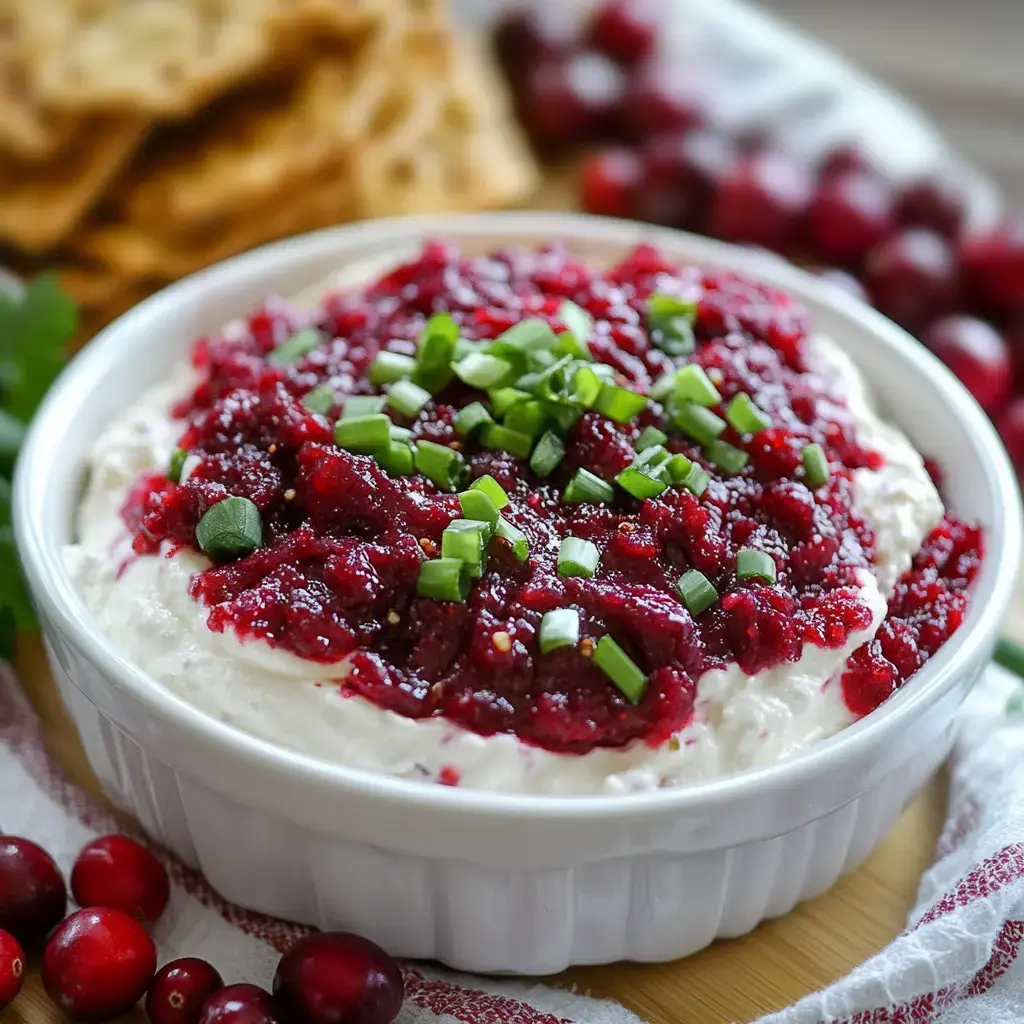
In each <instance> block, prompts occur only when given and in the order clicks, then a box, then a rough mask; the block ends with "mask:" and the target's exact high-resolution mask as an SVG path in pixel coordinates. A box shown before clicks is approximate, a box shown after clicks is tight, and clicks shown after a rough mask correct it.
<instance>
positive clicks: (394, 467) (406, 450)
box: [373, 439, 416, 476]
mask: <svg viewBox="0 0 1024 1024" xmlns="http://www.w3.org/2000/svg"><path fill="white" fill-rule="evenodd" d="M373 457H374V459H376V460H377V465H378V466H380V468H381V469H383V470H384V472H385V473H388V474H390V475H391V476H411V475H412V471H413V470H414V469H415V468H416V455H415V453H414V452H413V449H412V445H411V444H408V443H406V442H405V441H395V440H393V439H392V441H391V444H389V445H388V446H387V448H382V449H381V450H380V451H379V452H374V453H373Z"/></svg>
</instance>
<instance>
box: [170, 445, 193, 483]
mask: <svg viewBox="0 0 1024 1024" xmlns="http://www.w3.org/2000/svg"><path fill="white" fill-rule="evenodd" d="M187 458H188V452H187V451H185V449H184V448H175V449H174V451H173V452H171V460H170V462H169V463H168V464H167V479H168V480H170V481H171V483H172V484H180V483H181V471H182V470H183V469H184V468H185V460H186V459H187Z"/></svg>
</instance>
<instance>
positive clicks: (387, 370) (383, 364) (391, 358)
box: [366, 349, 416, 387]
mask: <svg viewBox="0 0 1024 1024" xmlns="http://www.w3.org/2000/svg"><path fill="white" fill-rule="evenodd" d="M415 369H416V360H415V359H413V357H412V356H403V355H402V354H401V353H400V352H388V351H387V350H386V349H384V350H382V351H380V352H378V353H377V356H376V358H375V359H374V360H373V362H372V363H370V368H369V370H367V371H366V377H367V379H368V380H369V382H370V383H371V384H375V385H376V386H377V387H380V386H381V385H382V384H393V383H394V382H395V381H396V380H402V378H403V377H411V376H412V373H413V371H414V370H415Z"/></svg>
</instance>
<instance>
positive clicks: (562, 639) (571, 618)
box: [540, 608, 580, 654]
mask: <svg viewBox="0 0 1024 1024" xmlns="http://www.w3.org/2000/svg"><path fill="white" fill-rule="evenodd" d="M579 642H580V613H579V612H578V611H576V609H575V608H556V609H555V610H554V611H551V612H545V613H544V618H542V619H541V620H540V653H541V654H550V653H551V652H552V651H557V650H558V649H559V648H560V647H575V646H576V645H577V644H578V643H579Z"/></svg>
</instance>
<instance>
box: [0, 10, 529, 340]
mask: <svg viewBox="0 0 1024 1024" xmlns="http://www.w3.org/2000/svg"><path fill="white" fill-rule="evenodd" d="M510 110H511V108H510V106H509V103H508V98H507V96H506V93H505V91H504V85H503V83H502V82H501V80H500V78H499V76H498V75H497V74H496V73H495V72H494V70H493V68H492V66H491V62H490V55H489V53H488V52H487V51H486V49H485V47H484V46H483V44H481V43H480V42H479V41H477V40H474V39H469V38H464V37H462V36H460V35H459V34H457V33H455V32H454V31H452V29H451V26H450V24H449V18H448V12H447V9H446V4H445V0H0V246H2V247H4V248H3V249H0V262H7V263H9V264H10V265H12V266H14V267H15V269H21V270H23V271H25V272H31V271H32V270H33V269H36V268H39V267H43V266H56V267H57V268H58V269H59V271H60V273H61V276H62V280H63V282H64V284H65V286H66V287H67V288H68V289H69V290H70V291H71V292H72V294H73V295H74V296H75V297H76V298H77V299H78V300H79V302H80V303H81V304H82V307H83V309H84V311H85V314H86V322H87V324H88V325H89V326H90V327H92V328H95V327H97V326H99V325H101V324H102V323H104V322H106V321H108V320H110V319H112V318H113V317H114V316H116V315H117V314H119V313H120V312H122V311H123V310H124V309H126V308H128V307H129V306H131V305H132V304H134V303H135V302H137V301H138V300H139V299H140V298H142V297H144V296H145V295H147V294H149V293H151V292H153V291H156V290H157V289H159V288H160V287H162V286H163V285H165V284H166V283H168V282H169V281H172V280H174V279H176V278H179V277H182V276H184V275H186V274H189V273H191V272H192V271H194V270H198V269H200V268H202V267H204V266H207V265H209V264H210V263H214V262H216V261H218V260H221V259H223V258H225V257H227V256H230V255H232V254H234V253H237V252H240V251H242V250H245V249H248V248H251V247H253V246H255V245H259V244H261V243H263V242H266V241H270V240H272V239H275V238H280V237H284V236H286V235H291V234H295V233H296V232H300V231H307V230H311V229H313V228H318V227H323V226H327V225H330V224H336V223H339V222H342V221H348V220H355V219H361V218H366V217H378V216H383V215H388V214H395V213H412V212H427V211H443V210H459V209H483V208H488V207H497V206H505V205H512V204H515V203H518V202H521V201H522V200H524V199H525V198H526V197H527V196H528V195H529V194H530V193H531V191H532V190H533V187H534V185H535V183H536V169H535V167H534V164H533V162H532V160H531V158H530V156H529V153H528V151H527V149H526V147H525V145H524V144H523V141H522V139H521V137H520V135H519V134H518V130H517V129H516V127H515V125H514V122H513V118H512V115H511V112H510Z"/></svg>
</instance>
